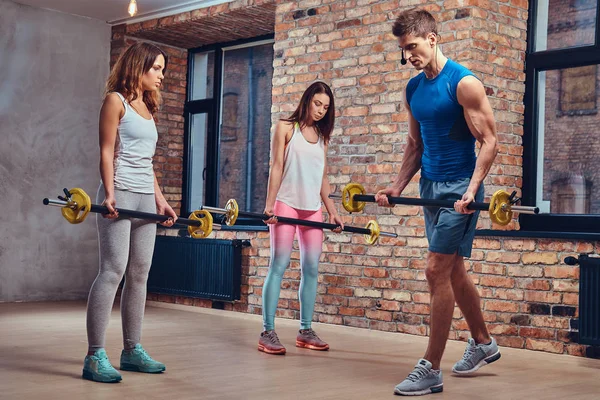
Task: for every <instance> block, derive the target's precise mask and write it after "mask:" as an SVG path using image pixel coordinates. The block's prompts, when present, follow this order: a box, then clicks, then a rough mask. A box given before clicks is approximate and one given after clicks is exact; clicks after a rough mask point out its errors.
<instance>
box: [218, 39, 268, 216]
mask: <svg viewBox="0 0 600 400" xmlns="http://www.w3.org/2000/svg"><path fill="white" fill-rule="evenodd" d="M272 78H273V44H272V43H268V44H261V45H257V46H251V47H242V48H235V49H224V61H223V91H222V93H223V96H222V103H221V110H222V111H221V136H220V149H219V158H220V163H219V196H218V204H219V205H220V206H223V205H224V204H225V203H226V202H227V200H228V199H231V198H234V199H236V200H237V202H238V204H239V206H240V210H244V211H252V212H262V211H263V209H264V206H265V199H266V194H267V183H268V182H267V181H268V176H269V144H270V131H271V89H272V84H271V81H272Z"/></svg>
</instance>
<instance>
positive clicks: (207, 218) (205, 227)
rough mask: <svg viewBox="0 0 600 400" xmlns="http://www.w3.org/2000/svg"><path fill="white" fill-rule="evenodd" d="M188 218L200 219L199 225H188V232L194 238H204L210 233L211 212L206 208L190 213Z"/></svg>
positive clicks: (211, 226)
mask: <svg viewBox="0 0 600 400" xmlns="http://www.w3.org/2000/svg"><path fill="white" fill-rule="evenodd" d="M189 219H193V220H195V221H200V225H199V226H192V225H189V226H188V233H189V234H190V236H191V237H193V238H194V239H204V238H206V237H208V235H210V234H211V232H212V228H213V217H212V214H211V213H209V212H208V211H206V210H196V211H194V212H193V213H191V214H190V217H189Z"/></svg>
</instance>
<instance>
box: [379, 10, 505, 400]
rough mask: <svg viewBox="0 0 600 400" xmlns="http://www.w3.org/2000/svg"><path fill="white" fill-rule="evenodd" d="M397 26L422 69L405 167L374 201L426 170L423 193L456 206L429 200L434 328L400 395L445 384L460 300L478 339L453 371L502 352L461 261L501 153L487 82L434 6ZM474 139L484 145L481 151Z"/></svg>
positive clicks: (409, 101) (411, 95) (405, 15)
mask: <svg viewBox="0 0 600 400" xmlns="http://www.w3.org/2000/svg"><path fill="white" fill-rule="evenodd" d="M393 33H394V35H395V36H396V37H397V38H398V43H399V46H400V48H401V49H402V52H403V57H402V64H406V61H408V62H410V63H411V64H412V66H413V67H414V68H415V69H417V70H418V71H421V73H420V74H418V75H417V76H416V77H414V78H412V79H411V80H410V81H409V82H408V85H407V87H406V91H405V101H404V104H405V106H406V109H407V111H408V116H409V118H408V141H407V145H406V149H405V152H404V158H403V161H402V167H401V168H400V172H399V174H398V177H397V178H396V180H395V181H394V183H393V184H392V185H390V186H389V187H388V188H386V189H384V190H381V191H379V192H378V193H377V195H376V200H377V202H378V204H379V205H382V206H389V203H388V198H387V196H400V194H401V193H402V191H403V190H404V188H405V187H406V186H407V185H408V183H409V182H410V180H411V179H412V177H413V176H414V175H415V174H416V173H417V172H418V171H419V170H421V180H420V195H421V198H424V199H443V200H453V201H455V203H454V208H453V209H451V208H432V207H424V216H425V230H426V234H427V239H428V242H429V252H428V257H427V268H426V270H425V275H426V277H427V282H428V284H429V290H430V294H431V323H430V327H431V333H430V336H429V345H428V347H427V351H426V352H425V355H424V356H423V358H422V359H420V360H419V361H418V362H417V364H416V366H415V368H414V370H413V371H412V372H411V373H410V374H409V375H408V377H407V378H406V379H405V380H404V381H402V382H401V383H399V384H398V385H397V386H396V387H395V390H394V392H395V393H396V394H400V395H422V394H428V393H437V392H441V391H442V390H443V380H442V372H441V370H440V362H441V359H442V354H443V352H444V348H445V346H446V341H447V340H448V335H449V332H450V325H451V323H452V314H453V310H454V302H455V301H456V303H457V304H458V306H459V308H460V310H461V311H462V313H463V315H464V316H465V319H466V321H467V324H468V325H469V329H470V331H471V336H472V338H471V339H469V342H468V344H467V349H466V351H465V353H464V356H463V358H462V359H461V360H460V361H458V362H457V363H456V364H455V365H454V367H453V368H452V372H454V373H456V374H468V373H471V372H474V371H476V370H477V369H479V368H480V367H481V366H483V365H486V364H489V363H491V362H493V361H496V360H497V359H498V358H500V352H499V351H498V346H497V344H496V341H495V340H494V339H493V338H492V337H490V335H489V332H488V330H487V328H486V326H485V322H484V320H483V315H482V312H481V306H480V298H479V294H478V292H477V289H476V288H475V285H474V284H473V282H472V281H471V279H470V278H469V276H468V275H467V272H466V270H465V267H464V260H463V258H464V257H470V255H471V248H472V246H473V237H474V234H475V227H476V225H477V217H478V212H473V211H471V210H468V209H467V208H466V207H467V205H468V204H469V203H470V202H472V201H479V202H480V201H483V199H484V188H483V180H484V178H485V177H486V175H487V173H488V171H489V170H490V167H491V166H492V162H493V161H494V158H495V156H496V153H497V143H496V128H495V121H494V116H493V113H492V109H491V107H490V104H489V102H488V99H487V96H486V93H485V89H484V87H483V84H482V83H481V82H480V81H479V80H478V79H477V78H476V77H475V75H474V74H473V73H472V72H471V71H469V70H468V69H467V68H465V67H463V66H462V65H460V64H458V63H456V62H454V61H452V60H449V59H448V58H446V57H445V56H444V55H443V54H442V52H441V51H440V49H439V46H438V41H439V36H438V34H437V28H436V22H435V19H434V18H433V16H432V15H431V14H430V13H429V12H427V11H425V10H420V9H411V10H407V11H404V12H402V13H400V15H399V16H398V18H397V20H396V22H395V23H394V26H393ZM475 141H478V142H479V143H480V144H481V148H480V150H479V155H478V156H476V155H475Z"/></svg>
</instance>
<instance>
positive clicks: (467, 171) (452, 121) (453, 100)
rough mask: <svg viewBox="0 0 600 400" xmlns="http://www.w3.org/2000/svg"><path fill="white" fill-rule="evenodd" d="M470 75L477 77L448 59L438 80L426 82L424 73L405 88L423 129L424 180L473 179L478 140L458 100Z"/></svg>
mask: <svg viewBox="0 0 600 400" xmlns="http://www.w3.org/2000/svg"><path fill="white" fill-rule="evenodd" d="M469 75H471V76H475V75H474V74H473V73H472V72H471V71H469V70H468V69H467V68H465V67H463V66H462V65H460V64H458V63H456V62H454V61H452V60H450V59H449V60H447V61H446V65H444V67H443V68H442V71H441V72H440V73H439V74H438V76H436V77H435V78H433V79H427V78H426V77H425V73H424V72H421V73H420V74H419V75H417V76H415V77H414V78H412V79H411V80H410V81H409V82H408V85H407V86H406V100H407V101H408V104H409V105H410V109H411V111H412V114H413V116H414V117H415V119H416V120H417V122H419V125H420V128H421V138H422V140H423V156H422V158H421V176H422V177H423V178H425V179H429V180H431V181H437V182H447V181H456V180H459V179H463V178H470V177H471V175H473V171H474V170H475V162H476V156H475V137H473V135H472V134H471V131H470V129H469V127H468V125H467V121H466V120H465V115H464V110H463V107H462V106H461V105H460V104H459V103H458V99H457V96H456V88H457V86H458V82H460V80H461V79H462V78H464V77H465V76H469Z"/></svg>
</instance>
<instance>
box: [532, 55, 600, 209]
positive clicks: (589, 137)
mask: <svg viewBox="0 0 600 400" xmlns="http://www.w3.org/2000/svg"><path fill="white" fill-rule="evenodd" d="M598 71H599V68H597V65H592V66H586V67H577V68H568V69H562V70H551V71H545V72H539V75H538V76H539V82H540V85H539V88H538V95H539V97H538V99H539V104H540V108H539V116H538V138H539V148H538V149H537V151H538V160H539V163H538V168H537V169H538V177H537V179H538V180H537V182H538V190H537V192H538V199H537V205H538V206H539V207H540V208H541V210H542V211H543V212H552V213H574V214H600V147H599V145H598V144H599V143H600V116H599V115H598V113H597V109H596V105H597V103H598V93H600V90H599V89H600V88H599V87H598V86H599V81H600V80H599V79H598Z"/></svg>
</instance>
